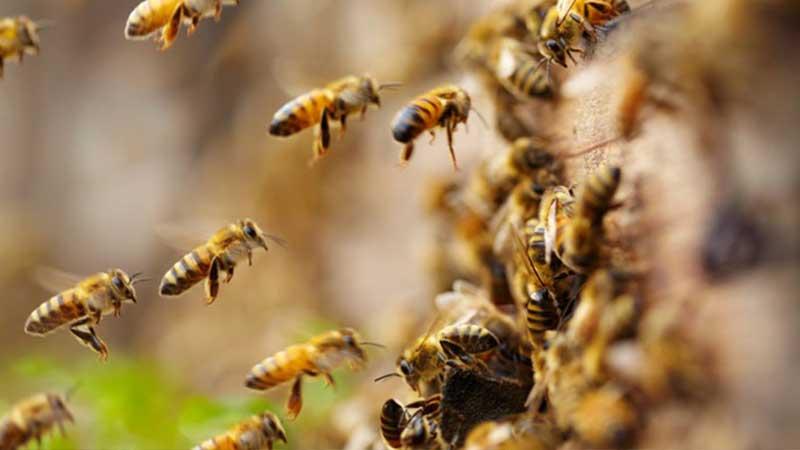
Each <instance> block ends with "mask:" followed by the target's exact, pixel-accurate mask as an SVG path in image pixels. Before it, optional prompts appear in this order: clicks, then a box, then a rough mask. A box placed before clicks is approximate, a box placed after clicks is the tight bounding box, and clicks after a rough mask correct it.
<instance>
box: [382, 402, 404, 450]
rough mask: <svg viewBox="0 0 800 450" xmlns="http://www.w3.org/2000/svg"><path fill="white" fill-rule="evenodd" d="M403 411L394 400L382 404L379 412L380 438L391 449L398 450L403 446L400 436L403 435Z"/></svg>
mask: <svg viewBox="0 0 800 450" xmlns="http://www.w3.org/2000/svg"><path fill="white" fill-rule="evenodd" d="M404 416H405V409H404V408H403V406H402V405H401V404H400V403H398V402H397V401H396V400H394V399H389V400H387V401H386V403H384V404H383V408H382V410H381V436H383V439H384V440H385V441H386V444H388V445H389V447H392V448H400V446H402V445H403V443H402V441H401V439H400V436H401V434H402V433H403V428H402V424H403V418H404Z"/></svg>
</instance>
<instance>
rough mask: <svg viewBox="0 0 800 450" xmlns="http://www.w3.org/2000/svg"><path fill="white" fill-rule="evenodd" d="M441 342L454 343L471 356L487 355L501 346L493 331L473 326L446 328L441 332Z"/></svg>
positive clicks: (451, 326)
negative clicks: (486, 353)
mask: <svg viewBox="0 0 800 450" xmlns="http://www.w3.org/2000/svg"><path fill="white" fill-rule="evenodd" d="M439 340H448V341H451V342H454V343H456V344H458V345H459V346H460V347H461V348H462V349H463V350H464V351H465V352H467V353H471V354H479V353H485V352H488V351H490V350H493V349H494V348H496V347H497V346H498V345H499V341H498V340H497V337H495V335H494V334H492V332H491V331H489V330H487V329H486V328H484V327H482V326H479V325H473V324H464V325H450V326H447V327H444V328H442V331H440V332H439Z"/></svg>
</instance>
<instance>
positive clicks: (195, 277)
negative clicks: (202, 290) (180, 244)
mask: <svg viewBox="0 0 800 450" xmlns="http://www.w3.org/2000/svg"><path fill="white" fill-rule="evenodd" d="M212 256H213V255H212V254H211V252H210V251H209V250H208V248H206V247H198V248H196V249H194V250H192V251H191V252H189V253H187V254H186V255H184V256H183V258H181V259H180V260H179V261H178V262H176V263H175V265H174V266H172V268H171V269H169V271H167V273H166V274H164V278H162V279H161V286H160V287H159V291H160V292H161V295H180V294H182V293H183V292H184V291H186V290H187V289H189V288H190V287H192V286H194V285H195V284H197V283H198V282H199V281H201V280H202V279H203V278H205V277H206V276H207V275H208V270H209V268H210V267H211V259H212Z"/></svg>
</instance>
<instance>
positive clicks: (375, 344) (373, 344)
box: [361, 342, 386, 348]
mask: <svg viewBox="0 0 800 450" xmlns="http://www.w3.org/2000/svg"><path fill="white" fill-rule="evenodd" d="M361 345H371V346H373V347H378V348H386V346H385V345H383V344H378V343H377V342H362V343H361Z"/></svg>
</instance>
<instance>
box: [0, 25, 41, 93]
mask: <svg viewBox="0 0 800 450" xmlns="http://www.w3.org/2000/svg"><path fill="white" fill-rule="evenodd" d="M41 28H42V27H41V26H40V25H37V24H36V23H35V22H34V21H32V20H31V19H29V18H27V17H25V16H19V17H5V18H0V79H2V78H3V63H4V61H5V60H17V61H19V62H20V63H22V60H23V58H24V56H25V55H26V54H27V55H34V56H35V55H37V54H39V30H40V29H41Z"/></svg>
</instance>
